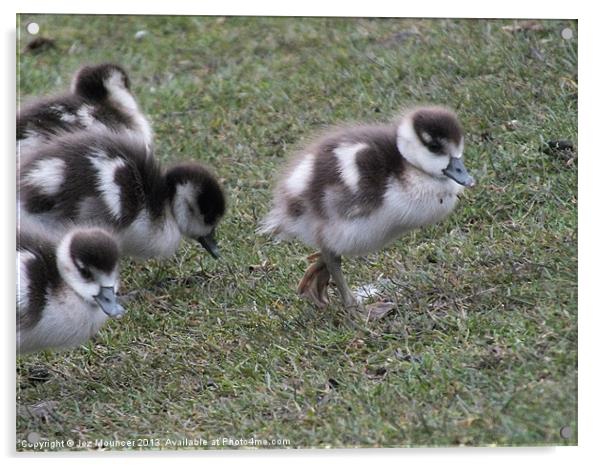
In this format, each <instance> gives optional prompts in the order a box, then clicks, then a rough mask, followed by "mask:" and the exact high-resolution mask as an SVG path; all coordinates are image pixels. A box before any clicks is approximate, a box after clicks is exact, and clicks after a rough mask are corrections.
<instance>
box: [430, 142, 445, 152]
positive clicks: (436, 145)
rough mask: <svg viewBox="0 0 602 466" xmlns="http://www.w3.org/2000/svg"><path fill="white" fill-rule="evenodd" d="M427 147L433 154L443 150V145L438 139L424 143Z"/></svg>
mask: <svg viewBox="0 0 602 466" xmlns="http://www.w3.org/2000/svg"><path fill="white" fill-rule="evenodd" d="M426 147H427V149H428V150H430V151H431V152H434V153H435V154H439V153H441V152H443V145H442V144H441V143H440V142H439V141H431V142H429V143H427V145H426Z"/></svg>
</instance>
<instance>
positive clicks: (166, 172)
mask: <svg viewBox="0 0 602 466" xmlns="http://www.w3.org/2000/svg"><path fill="white" fill-rule="evenodd" d="M19 168H20V170H19V177H18V189H19V196H18V204H19V205H18V208H19V210H20V212H21V215H22V217H23V218H26V219H32V220H34V221H38V222H41V223H43V224H44V225H46V227H47V228H51V229H60V228H61V227H62V225H63V224H64V223H65V222H66V221H71V222H75V223H87V224H94V225H98V226H102V227H106V228H110V229H111V230H112V231H113V232H114V234H115V237H116V239H117V241H118V243H119V247H120V250H121V253H122V254H123V255H125V256H131V257H134V258H138V259H148V258H151V257H168V256H171V255H172V254H174V253H175V251H176V249H177V248H178V245H179V244H180V240H181V236H182V235H184V236H187V237H189V238H192V239H194V240H196V241H198V242H200V243H201V245H202V246H203V247H204V248H205V249H207V250H208V251H209V253H210V254H211V255H212V256H213V257H215V258H217V257H218V248H217V243H216V240H215V237H214V233H215V229H216V227H217V224H218V223H219V221H220V220H221V218H222V216H223V215H224V211H225V196H224V193H223V190H222V187H221V185H220V183H219V182H218V180H217V178H216V177H215V175H213V173H212V172H211V171H210V170H209V169H207V168H206V167H204V166H203V165H201V164H199V163H193V162H189V163H178V164H175V165H173V166H171V167H169V168H167V169H163V168H162V167H161V165H160V163H159V161H158V160H156V159H155V158H154V157H153V156H150V157H149V156H148V152H147V150H146V148H145V146H144V144H143V143H142V142H141V141H140V140H139V139H138V138H132V137H129V136H128V135H117V134H113V133H109V132H107V131H87V132H82V133H78V134H74V135H68V136H63V137H62V138H59V139H57V140H55V141H52V142H51V143H49V144H45V145H43V146H41V147H38V148H36V149H33V150H31V151H28V153H27V154H24V156H23V157H22V163H21V166H20V167H19Z"/></svg>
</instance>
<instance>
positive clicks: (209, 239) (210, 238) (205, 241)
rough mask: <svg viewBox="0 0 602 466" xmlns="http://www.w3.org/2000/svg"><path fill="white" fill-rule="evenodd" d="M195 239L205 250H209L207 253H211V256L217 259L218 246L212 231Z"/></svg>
mask: <svg viewBox="0 0 602 466" xmlns="http://www.w3.org/2000/svg"><path fill="white" fill-rule="evenodd" d="M197 241H198V242H199V243H201V245H202V246H203V247H204V248H205V249H206V250H207V251H209V254H211V256H212V257H213V258H214V259H219V248H218V247H217V242H216V241H215V236H214V235H213V232H211V233H209V234H208V235H206V236H199V238H198V239H197Z"/></svg>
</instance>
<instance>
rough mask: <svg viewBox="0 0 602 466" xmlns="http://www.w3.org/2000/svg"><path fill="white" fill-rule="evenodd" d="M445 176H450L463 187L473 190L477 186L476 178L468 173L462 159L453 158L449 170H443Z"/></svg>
mask: <svg viewBox="0 0 602 466" xmlns="http://www.w3.org/2000/svg"><path fill="white" fill-rule="evenodd" d="M443 174H444V175H445V176H449V177H450V178H451V179H452V180H454V181H455V182H456V183H458V184H461V185H462V186H467V187H469V188H472V187H473V186H474V185H475V184H477V183H476V181H475V180H474V178H473V177H472V176H470V175H469V174H468V171H466V167H465V166H464V162H462V159H460V158H456V157H452V158H451V160H450V161H449V165H448V166H447V168H446V169H445V170H443Z"/></svg>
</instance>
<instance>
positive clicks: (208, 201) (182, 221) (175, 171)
mask: <svg viewBox="0 0 602 466" xmlns="http://www.w3.org/2000/svg"><path fill="white" fill-rule="evenodd" d="M166 185H167V190H168V197H169V200H170V202H171V209H172V212H173V216H174V218H175V220H176V223H177V224H178V227H179V229H180V231H181V232H182V234H184V235H185V236H187V237H188V238H192V239H194V240H196V241H198V242H199V243H201V245H202V246H203V247H204V248H205V249H206V250H207V251H208V252H209V254H211V256H213V257H214V258H215V259H217V258H218V257H219V248H218V246H217V242H216V240H215V229H216V227H217V224H218V223H219V221H220V220H221V218H222V217H223V215H224V211H225V210H226V200H225V196H224V192H223V190H222V187H221V186H220V184H219V182H218V181H217V179H216V178H215V176H214V175H213V174H212V173H211V172H210V171H209V170H207V169H206V168H205V167H203V166H202V165H199V164H193V163H186V164H179V165H176V166H174V167H172V168H170V169H169V170H168V171H167V173H166Z"/></svg>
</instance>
